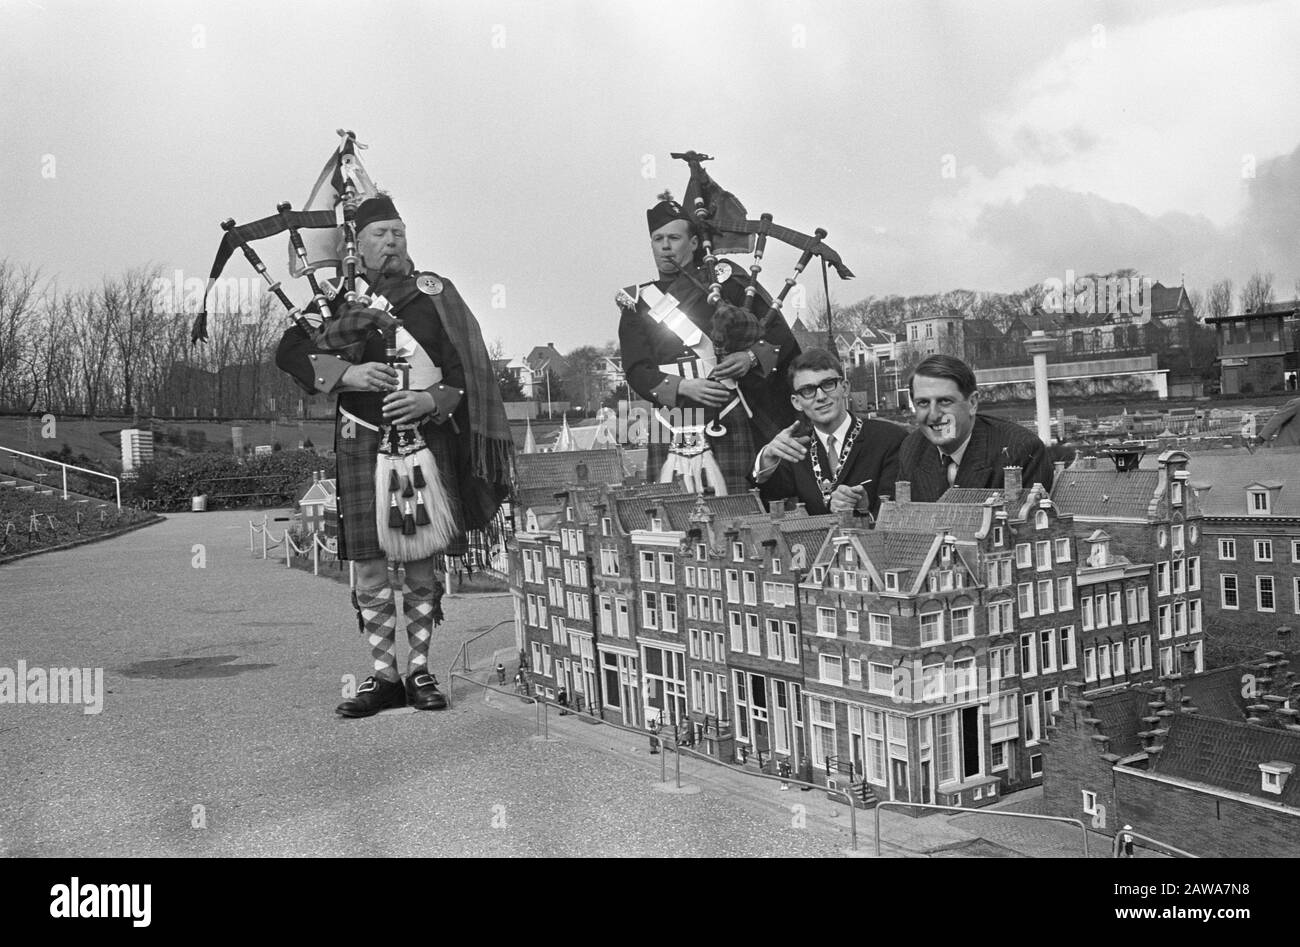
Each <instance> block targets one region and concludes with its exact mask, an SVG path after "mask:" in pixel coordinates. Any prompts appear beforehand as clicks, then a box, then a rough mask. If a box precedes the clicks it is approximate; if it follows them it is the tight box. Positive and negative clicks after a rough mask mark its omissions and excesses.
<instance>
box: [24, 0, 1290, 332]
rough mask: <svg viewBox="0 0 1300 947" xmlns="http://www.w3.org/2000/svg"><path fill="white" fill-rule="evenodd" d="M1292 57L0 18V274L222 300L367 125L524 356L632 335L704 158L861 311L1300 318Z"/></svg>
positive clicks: (797, 36) (457, 28)
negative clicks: (821, 256)
mask: <svg viewBox="0 0 1300 947" xmlns="http://www.w3.org/2000/svg"><path fill="white" fill-rule="evenodd" d="M1297 49H1300V4H1297V3H1295V2H1294V0H1274V2H1245V0H1243V2H1235V3H1234V2H1225V3H1210V2H1195V0H1159V2H1108V0H1071V2H1059V3H1058V2H1044V0H1010V2H1006V0H998V2H993V0H988V2H974V0H948V2H943V0H939V2H915V3H912V2H902V0H899V2H889V3H877V2H871V3H864V2H860V0H858V2H849V0H846V2H820V0H818V2H813V0H804V2H799V0H790V2H785V0H746V2H739V0H731V2H729V0H707V2H701V0H686V2H679V0H659V2H655V3H640V2H620V0H613V2H608V0H607V2H600V3H596V2H577V0H539V2H530V3H523V2H519V3H497V2H470V0H456V2H423V3H415V2H392V3H381V2H369V0H347V2H274V3H266V2H221V3H217V2H212V3H201V2H200V3H187V2H126V0H100V2H90V0H79V2H67V0H0V135H2V136H3V144H0V180H3V182H4V184H5V187H4V188H3V190H2V191H0V258H5V257H7V258H8V259H10V260H11V261H13V262H18V263H31V264H38V265H40V266H41V267H43V270H44V272H45V273H46V274H47V275H49V276H52V277H56V278H57V279H58V280H59V282H60V284H61V285H68V286H75V285H83V284H93V283H96V282H98V281H99V280H100V279H101V278H102V277H103V276H104V275H105V274H112V273H117V272H120V271H122V270H123V269H125V268H126V267H128V266H132V265H138V264H143V263H156V264H160V265H162V266H163V267H164V268H165V269H166V270H167V271H168V272H172V271H174V270H177V269H179V270H181V271H182V272H183V274H184V275H185V276H206V273H207V270H208V268H209V266H210V265H211V260H212V255H213V252H214V250H215V249H216V245H217V243H218V240H219V238H220V236H221V232H220V230H219V229H218V227H217V223H218V221H220V220H222V219H223V218H225V217H228V216H233V217H235V218H236V219H238V220H241V221H243V220H247V219H250V218H253V217H258V216H263V215H265V214H268V213H271V212H273V210H274V207H275V204H276V203H277V202H278V201H281V200H291V201H293V202H294V203H295V205H296V206H300V205H301V204H302V202H303V201H305V199H306V197H307V193H308V191H309V190H310V187H311V184H312V183H313V181H314V179H315V177H316V174H317V173H318V172H319V170H320V167H321V165H322V164H323V162H324V161H325V159H326V158H327V157H328V155H329V154H330V152H331V150H332V149H333V148H334V146H335V145H336V143H337V141H338V138H337V136H336V134H335V129H336V128H338V127H347V128H352V129H355V130H356V132H357V135H358V138H359V140H360V141H361V142H363V143H365V144H367V145H369V148H368V149H367V150H366V151H364V152H363V153H362V158H363V161H364V162H365V164H366V167H367V169H368V170H369V172H370V173H371V176H372V177H373V178H374V179H375V181H376V183H377V184H378V185H379V186H380V187H381V188H383V189H385V190H387V191H389V192H391V193H392V195H393V196H394V198H395V200H396V202H397V205H398V207H399V208H400V209H401V212H402V215H403V217H404V218H405V219H406V221H407V223H408V225H409V228H410V237H411V249H412V254H413V256H414V258H415V260H416V263H417V265H419V266H420V267H422V268H425V269H432V270H435V271H437V272H439V273H441V274H442V275H444V276H446V277H449V278H451V279H453V280H454V281H455V282H456V284H457V285H458V286H459V287H460V289H461V291H462V293H463V294H464V295H465V297H466V298H467V300H468V301H469V303H470V305H471V306H472V308H473V309H474V310H475V312H476V313H477V314H478V316H479V318H480V321H481V322H482V323H483V327H484V334H485V336H486V337H487V339H488V340H489V342H491V341H493V340H494V339H501V340H502V341H503V342H504V343H505V346H506V348H507V350H508V351H509V352H511V353H520V352H523V351H526V350H527V348H529V347H531V346H532V345H533V344H535V343H542V342H546V341H555V342H556V344H557V345H558V346H559V347H560V348H561V349H562V350H567V349H568V348H571V347H573V346H575V345H579V344H582V343H584V342H603V341H606V340H608V339H612V338H614V337H615V335H616V323H617V312H616V309H615V306H614V303H613V295H614V293H615V291H616V290H617V289H618V288H619V287H620V286H622V285H626V284H629V283H633V282H639V281H644V280H646V279H649V278H651V277H652V276H653V269H652V266H651V260H650V254H649V249H648V243H647V240H646V234H645V224H644V221H645V217H644V209H645V208H646V207H647V206H649V205H650V204H652V203H653V202H654V200H655V195H656V194H657V193H658V192H659V191H661V190H663V189H664V188H670V189H672V190H673V191H674V193H675V194H676V195H677V196H679V197H680V196H681V194H682V192H683V190H684V187H685V183H686V169H685V166H684V165H683V164H681V163H680V162H676V161H673V160H672V159H670V157H669V152H672V151H682V150H687V149H695V150H699V151H705V152H708V153H710V154H712V155H715V156H716V160H715V161H714V162H713V163H712V164H711V165H710V170H711V172H712V173H713V174H714V176H715V177H716V178H717V179H718V180H719V181H720V182H721V183H722V184H723V185H724V186H726V187H727V188H729V189H730V190H732V191H734V192H735V193H736V194H737V195H738V196H739V197H740V198H741V200H742V201H744V203H745V204H746V205H747V206H748V209H749V211H750V212H751V214H752V215H754V216H757V215H758V214H759V213H761V212H764V211H768V212H771V213H772V214H774V215H775V218H776V220H777V222H779V223H783V224H786V225H787V226H791V227H794V228H796V229H800V230H804V231H811V230H812V229H813V228H814V227H818V226H821V227H824V228H826V229H827V230H828V231H829V232H830V237H829V238H828V242H829V243H830V244H831V245H832V246H834V247H835V248H836V249H837V250H839V252H840V253H841V255H842V256H843V257H844V259H845V261H846V262H847V263H848V264H849V266H850V267H852V269H853V270H854V271H855V272H856V273H857V279H855V280H853V281H852V282H850V283H845V284H838V283H836V284H833V285H832V295H833V297H834V298H835V299H836V300H837V301H843V302H851V301H853V300H856V299H860V298H862V297H864V296H866V295H868V294H876V295H879V294H884V293H903V294H914V293H929V292H938V291H942V290H947V289H955V288H965V289H974V290H996V291H1011V290H1015V289H1019V288H1023V287H1025V286H1027V285H1029V284H1031V283H1035V282H1040V281H1042V280H1045V279H1050V278H1058V279H1063V278H1064V277H1065V274H1066V271H1067V270H1074V271H1076V272H1077V273H1083V272H1087V271H1094V270H1095V271H1101V270H1107V269H1111V268H1115V267H1120V266H1131V267H1136V268H1137V269H1138V270H1139V271H1140V272H1141V273H1143V274H1145V275H1149V276H1150V277H1151V278H1153V279H1158V280H1161V281H1162V282H1164V283H1166V284H1177V282H1178V280H1179V278H1180V275H1182V276H1185V278H1186V281H1187V285H1188V287H1189V288H1191V289H1197V288H1204V287H1205V286H1207V285H1208V284H1209V283H1211V282H1213V281H1214V280H1216V279H1219V278H1222V277H1229V278H1232V279H1234V280H1235V281H1236V282H1237V283H1238V285H1239V284H1240V283H1241V282H1242V281H1243V280H1244V279H1245V278H1246V277H1247V276H1248V275H1249V274H1250V273H1251V272H1253V271H1255V270H1262V271H1272V272H1274V274H1275V286H1276V287H1277V289H1278V294H1279V298H1290V297H1291V296H1293V295H1295V292H1294V287H1295V282H1296V279H1297V278H1298V277H1300V253H1297V252H1296V251H1297V248H1298V247H1300V242H1298V240H1297V237H1298V236H1300V215H1298V214H1297V213H1296V209H1297V208H1300V112H1297V110H1296V108H1295V103H1296V102H1297V101H1300V57H1297V55H1296V52H1295V51H1296V50H1297ZM262 251H263V256H264V258H265V259H267V260H268V262H270V263H272V264H273V265H274V266H276V267H282V266H283V263H282V260H283V250H282V248H281V247H280V246H279V245H278V244H276V245H271V244H269V243H268V244H267V245H265V246H263V248H262ZM793 257H794V253H793V251H792V252H791V253H790V254H788V255H781V254H775V255H769V262H770V263H771V264H772V265H771V266H770V267H769V269H768V270H767V271H766V274H765V275H769V276H771V277H772V279H771V280H770V281H769V285H774V284H776V285H779V278H778V277H777V276H776V274H777V273H778V272H779V273H780V275H781V276H784V271H785V269H786V268H787V266H788V264H789V263H790V262H792V261H793ZM228 272H229V273H230V274H233V275H241V276H244V275H249V274H250V273H251V270H250V269H249V268H248V267H247V265H246V264H245V263H244V262H243V260H242V259H236V260H235V261H233V262H232V264H231V267H230V269H229V271H228ZM281 273H283V270H282V269H281ZM832 280H834V277H832ZM293 289H295V290H296V292H297V295H298V297H299V298H300V299H302V300H304V301H305V297H306V291H305V287H293Z"/></svg>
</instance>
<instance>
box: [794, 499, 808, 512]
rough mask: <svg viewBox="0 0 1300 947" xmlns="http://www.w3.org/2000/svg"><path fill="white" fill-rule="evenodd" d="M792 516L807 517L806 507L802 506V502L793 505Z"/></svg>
mask: <svg viewBox="0 0 1300 947" xmlns="http://www.w3.org/2000/svg"><path fill="white" fill-rule="evenodd" d="M794 515H795V516H807V515H808V507H806V506H804V502H803V500H800V501H799V502H798V503H796V504H795V505H794Z"/></svg>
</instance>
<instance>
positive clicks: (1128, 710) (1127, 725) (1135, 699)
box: [1084, 688, 1151, 756]
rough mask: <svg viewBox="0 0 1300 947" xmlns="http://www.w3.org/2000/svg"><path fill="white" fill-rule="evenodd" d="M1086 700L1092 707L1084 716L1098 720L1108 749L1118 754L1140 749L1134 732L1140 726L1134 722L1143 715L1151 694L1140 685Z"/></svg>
mask: <svg viewBox="0 0 1300 947" xmlns="http://www.w3.org/2000/svg"><path fill="white" fill-rule="evenodd" d="M1090 700H1091V701H1092V707H1090V708H1089V709H1088V713H1087V714H1085V715H1084V716H1092V717H1095V718H1096V719H1097V720H1100V721H1101V723H1100V725H1099V729H1100V731H1101V733H1102V734H1104V735H1105V736H1107V737H1109V738H1110V744H1109V747H1108V749H1109V752H1111V753H1115V754H1118V755H1119V756H1131V755H1132V754H1134V753H1137V752H1140V751H1141V749H1142V740H1141V739H1140V738H1139V737H1138V731H1139V730H1141V729H1143V728H1142V727H1139V726H1138V723H1139V721H1141V719H1142V718H1143V717H1144V716H1145V715H1146V711H1147V702H1148V701H1149V700H1151V694H1150V693H1148V692H1146V691H1144V690H1142V689H1141V688H1128V689H1126V690H1122V691H1115V692H1113V693H1110V694H1100V695H1098V696H1096V697H1092V698H1090Z"/></svg>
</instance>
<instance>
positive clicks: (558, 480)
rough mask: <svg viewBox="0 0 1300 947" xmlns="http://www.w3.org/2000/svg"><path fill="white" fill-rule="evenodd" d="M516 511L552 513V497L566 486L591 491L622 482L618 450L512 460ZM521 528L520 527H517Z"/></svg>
mask: <svg viewBox="0 0 1300 947" xmlns="http://www.w3.org/2000/svg"><path fill="white" fill-rule="evenodd" d="M515 476H516V480H515V483H516V484H517V486H518V500H519V504H518V509H519V510H520V511H521V512H523V513H525V514H526V513H527V511H528V510H530V509H533V508H536V509H537V510H539V511H540V510H554V509H555V508H556V507H557V506H558V505H559V503H558V502H557V501H556V499H555V495H556V493H558V492H560V491H561V490H563V489H565V488H566V487H567V486H569V485H576V486H579V487H595V486H600V485H607V484H621V483H623V481H624V480H625V479H626V476H627V475H626V473H625V472H624V468H623V452H622V451H621V450H609V449H597V450H570V451H557V452H548V453H541V454H517V455H516V456H515ZM521 525H522V523H521Z"/></svg>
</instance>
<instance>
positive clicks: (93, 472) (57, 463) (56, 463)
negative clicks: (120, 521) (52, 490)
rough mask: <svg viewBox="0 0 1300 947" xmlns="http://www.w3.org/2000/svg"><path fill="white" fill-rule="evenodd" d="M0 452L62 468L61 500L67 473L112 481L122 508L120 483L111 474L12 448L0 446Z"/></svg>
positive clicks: (66, 483) (66, 484)
mask: <svg viewBox="0 0 1300 947" xmlns="http://www.w3.org/2000/svg"><path fill="white" fill-rule="evenodd" d="M0 450H2V451H8V452H9V453H10V454H17V455H18V456H19V457H27V458H29V459H31V460H35V461H37V462H39V463H42V464H51V465H53V466H55V467H61V468H63V499H65V500H66V499H67V498H68V471H69V470H76V471H79V472H80V473H84V474H90V475H91V476H92V477H103V478H104V479H105V480H112V481H113V486H114V488H115V490H116V492H117V508H118V509H119V510H120V509H121V508H122V481H121V480H119V479H118V478H117V477H114V476H113V475H112V474H106V473H100V472H99V471H98V470H90V469H89V468H87V467H78V466H77V465H76V464H65V463H64V462H63V461H61V460H50V458H48V457H40V456H38V455H36V454H29V453H27V452H26V451H21V450H15V449H14V448H12V447H5V446H4V445H3V444H0Z"/></svg>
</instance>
